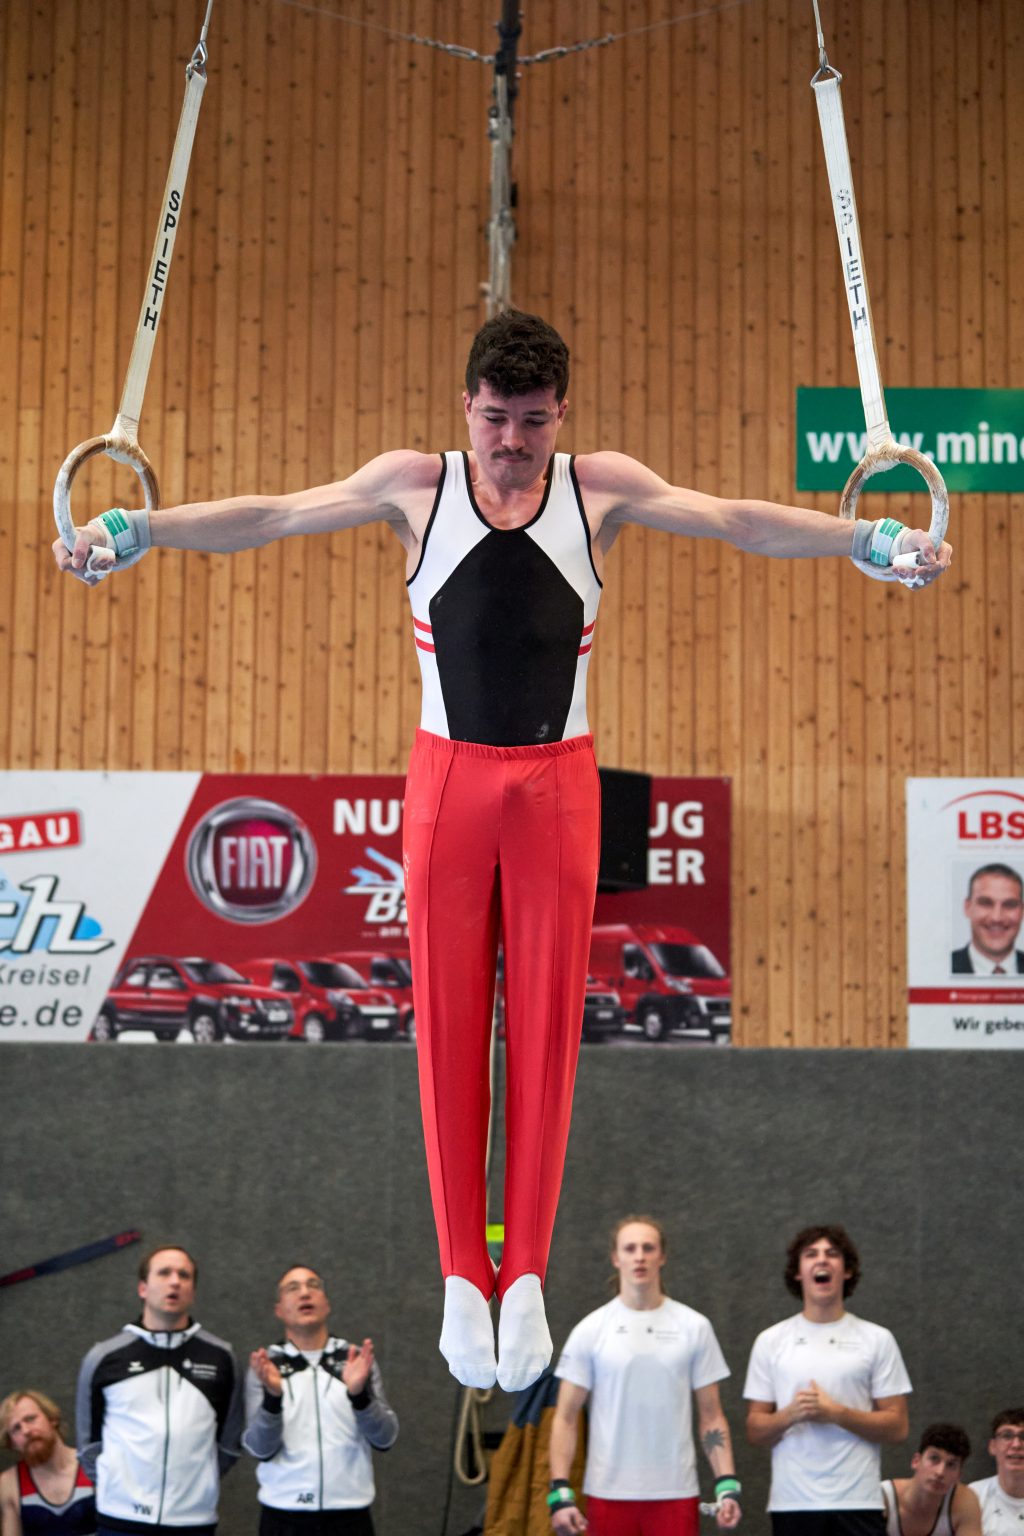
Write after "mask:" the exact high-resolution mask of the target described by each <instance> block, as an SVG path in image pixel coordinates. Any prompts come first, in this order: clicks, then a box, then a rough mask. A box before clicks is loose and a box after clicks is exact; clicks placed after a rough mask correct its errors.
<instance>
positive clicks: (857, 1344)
mask: <svg viewBox="0 0 1024 1536" xmlns="http://www.w3.org/2000/svg"><path fill="white" fill-rule="evenodd" d="M784 1278H785V1282H786V1288H787V1290H788V1291H790V1293H791V1294H792V1295H794V1296H797V1297H799V1298H800V1299H801V1300H802V1302H803V1308H802V1310H801V1311H800V1312H798V1313H797V1314H796V1316H795V1317H787V1318H786V1319H785V1320H784V1321H783V1322H781V1323H776V1324H775V1326H774V1327H773V1328H766V1329H765V1331H764V1332H763V1333H760V1334H758V1336H757V1338H756V1340H755V1341H754V1348H753V1350H752V1351H751V1354H750V1365H749V1367H748V1369H747V1380H746V1385H745V1386H744V1388H743V1396H744V1397H745V1398H747V1399H748V1401H749V1404H750V1406H749V1408H748V1410H747V1439H748V1440H749V1441H750V1443H751V1445H764V1446H769V1447H770V1448H771V1453H772V1482H771V1491H770V1494H769V1497H768V1509H769V1511H770V1513H771V1523H772V1536H885V1513H884V1509H883V1504H882V1486H881V1485H882V1477H881V1467H880V1463H881V1447H882V1445H884V1444H888V1445H899V1444H900V1442H901V1441H903V1440H905V1439H906V1438H907V1431H908V1427H909V1426H908V1421H907V1396H906V1394H907V1393H908V1392H909V1391H910V1389H911V1388H910V1378H909V1377H908V1375H907V1372H906V1368H905V1366H904V1364H903V1358H902V1356H901V1355H900V1352H899V1348H898V1346H897V1344H896V1340H895V1339H894V1338H893V1336H892V1334H891V1333H890V1332H889V1330H888V1329H887V1328H880V1327H879V1326H878V1325H877V1323H867V1322H865V1321H864V1320H863V1319H862V1318H859V1317H855V1316H854V1315H853V1313H852V1312H847V1311H846V1308H845V1306H844V1302H845V1301H846V1298H847V1297H848V1296H851V1295H852V1294H853V1291H854V1288H855V1287H856V1284H857V1281H858V1279H859V1278H860V1259H859V1258H858V1255H857V1250H856V1248H855V1247H854V1246H853V1243H852V1242H851V1240H850V1237H849V1234H848V1233H847V1232H846V1230H845V1228H843V1227H840V1226H815V1227H805V1228H804V1230H803V1231H802V1232H798V1233H797V1235H796V1237H795V1238H794V1239H793V1241H792V1242H791V1243H790V1245H789V1248H788V1249H787V1252H786V1269H785V1275H784Z"/></svg>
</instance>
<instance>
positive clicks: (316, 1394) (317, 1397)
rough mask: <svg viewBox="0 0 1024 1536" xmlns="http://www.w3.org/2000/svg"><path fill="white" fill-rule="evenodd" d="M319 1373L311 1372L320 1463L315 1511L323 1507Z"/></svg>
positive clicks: (317, 1450) (322, 1453)
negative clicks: (318, 1497) (317, 1500)
mask: <svg viewBox="0 0 1024 1536" xmlns="http://www.w3.org/2000/svg"><path fill="white" fill-rule="evenodd" d="M319 1376H320V1372H319V1371H318V1370H314V1372H313V1401H314V1402H315V1403H316V1454H317V1459H318V1460H319V1463H320V1502H319V1503H318V1504H317V1509H323V1507H324V1443H323V1439H322V1437H321V1434H320V1383H319Z"/></svg>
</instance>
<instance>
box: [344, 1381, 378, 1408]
mask: <svg viewBox="0 0 1024 1536" xmlns="http://www.w3.org/2000/svg"><path fill="white" fill-rule="evenodd" d="M348 1400H349V1402H350V1403H351V1404H352V1407H353V1408H369V1406H370V1404H371V1403H372V1401H373V1394H372V1393H371V1391H370V1389H369V1387H368V1386H366V1387H364V1388H363V1389H362V1391H361V1392H350V1393H349V1394H348Z"/></svg>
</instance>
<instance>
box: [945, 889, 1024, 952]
mask: <svg viewBox="0 0 1024 1536" xmlns="http://www.w3.org/2000/svg"><path fill="white" fill-rule="evenodd" d="M964 916H965V917H966V918H967V921H968V922H969V923H970V925H971V940H970V943H969V944H965V945H964V947H963V949H954V951H953V954H952V956H951V958H950V969H951V970H952V972H953V975H954V976H1021V975H1024V950H1021V949H1015V948H1014V946H1015V944H1016V942H1017V934H1018V933H1019V932H1020V924H1021V918H1022V917H1024V882H1022V880H1021V877H1020V875H1019V874H1018V873H1017V871H1016V870H1015V869H1011V868H1010V866H1009V865H1008V864H985V865H984V866H983V867H982V868H981V869H976V870H975V871H974V874H973V875H972V876H971V881H970V884H969V886H968V887H967V900H966V901H965V902H964Z"/></svg>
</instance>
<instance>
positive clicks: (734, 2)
mask: <svg viewBox="0 0 1024 1536" xmlns="http://www.w3.org/2000/svg"><path fill="white" fill-rule="evenodd" d="M277 3H278V4H279V5H290V6H291V7H292V9H293V10H296V11H306V12H307V13H308V14H310V15H313V16H327V17H329V18H330V19H331V20H332V21H341V22H344V23H345V25H346V26H349V27H362V28H364V30H365V31H367V32H379V33H381V34H382V35H383V36H384V37H390V38H392V39H393V40H394V41H395V42H400V43H418V44H419V46H420V47H421V48H434V49H436V50H437V51H438V52H439V53H446V54H448V55H449V56H450V57H452V58H455V59H470V60H472V61H473V62H474V63H477V64H494V63H495V61H496V59H497V54H494V53H479V52H478V51H477V50H476V49H475V48H464V47H463V46H462V44H461V43H446V42H443V41H442V40H441V39H440V38H436V37H421V36H420V35H419V33H418V32H397V31H395V30H394V28H392V27H386V26H385V25H384V24H383V22H380V21H367V20H366V19H365V18H363V17H361V16H346V15H344V14H343V13H342V12H341V11H331V10H327V9H326V8H325V7H324V6H321V5H312V4H311V3H310V0H277ZM750 3H751V0H722V3H721V4H719V5H708V6H704V7H703V9H701V10H699V11H686V12H684V13H683V14H682V15H679V16H668V17H666V18H665V20H664V21H652V22H648V23H647V25H646V26H643V27H630V28H629V29H628V30H627V31H625V32H606V33H605V34H604V36H602V37H590V38H587V39H585V40H584V41H583V42H579V43H564V44H559V45H557V46H555V47H553V48H543V49H542V50H541V51H540V52H539V53H532V54H521V55H520V56H519V58H518V59H517V61H516V62H517V63H518V64H522V65H526V64H548V63H550V62H551V60H552V59H564V58H567V57H568V55H569V54H571V53H586V52H587V51H588V50H589V49H591V48H607V47H608V46H609V45H610V44H611V43H621V42H624V41H625V40H626V39H627V38H630V37H641V36H643V35H644V34H646V33H648V32H657V31H659V30H660V29H662V28H664V27H676V26H679V25H680V23H682V22H684V21H699V20H700V18H701V17H703V16H716V15H717V14H718V12H719V11H732V10H735V9H736V8H737V6H740V5H749V4H750Z"/></svg>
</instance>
